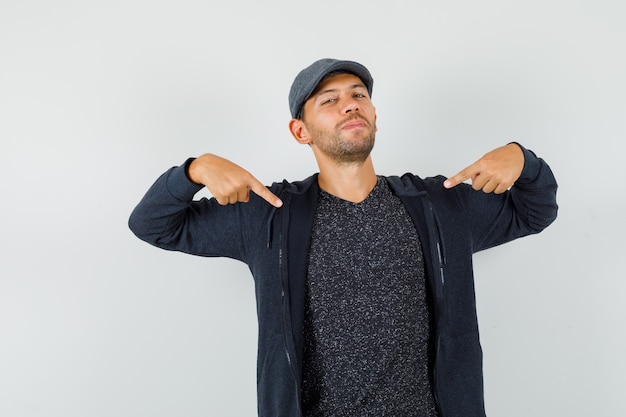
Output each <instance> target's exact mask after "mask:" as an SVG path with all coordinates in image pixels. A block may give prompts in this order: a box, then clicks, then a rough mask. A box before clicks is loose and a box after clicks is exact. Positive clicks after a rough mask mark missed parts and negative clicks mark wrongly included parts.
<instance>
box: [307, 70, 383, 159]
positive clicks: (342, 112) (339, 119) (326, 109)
mask: <svg viewBox="0 0 626 417" xmlns="http://www.w3.org/2000/svg"><path fill="white" fill-rule="evenodd" d="M302 122H303V123H304V125H305V126H306V129H307V131H308V132H309V135H310V136H311V142H310V144H311V146H312V147H314V148H315V147H317V150H318V151H319V152H321V153H323V154H324V155H325V156H327V157H329V158H331V159H333V160H334V161H335V162H340V163H354V162H363V161H365V159H367V157H368V156H369V154H370V152H371V150H372V148H373V147H374V138H375V135H376V109H375V108H374V105H373V104H372V102H371V100H370V97H369V94H368V92H367V88H366V87H365V85H364V84H363V82H362V81H361V79H360V78H359V77H357V76H355V75H352V74H337V75H333V76H330V77H328V78H326V79H325V80H322V82H321V83H320V84H319V85H318V87H317V89H316V90H315V92H314V93H313V95H312V96H311V97H310V98H309V99H308V100H307V101H306V103H305V104H304V109H303V117H302Z"/></svg>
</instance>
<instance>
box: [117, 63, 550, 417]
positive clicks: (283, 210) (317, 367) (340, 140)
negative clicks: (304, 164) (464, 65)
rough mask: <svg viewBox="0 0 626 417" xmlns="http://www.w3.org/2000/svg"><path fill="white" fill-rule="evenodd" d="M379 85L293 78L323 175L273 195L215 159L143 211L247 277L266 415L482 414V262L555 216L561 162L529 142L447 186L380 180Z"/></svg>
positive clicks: (160, 235) (173, 237) (192, 162)
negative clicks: (477, 264)
mask: <svg viewBox="0 0 626 417" xmlns="http://www.w3.org/2000/svg"><path fill="white" fill-rule="evenodd" d="M372 85H373V80H372V77H371V75H370V73H369V71H368V70H367V69H366V68H365V67H364V66H362V65H361V64H358V63H356V62H352V61H340V60H334V59H322V60H319V61H316V62H315V63H313V64H312V65H311V66H309V67H307V68H305V69H304V70H302V71H301V72H300V73H299V74H298V76H297V77H296V79H295V81H294V83H293V85H292V88H291V91H290V94H289V106H290V111H291V114H292V117H293V119H292V120H291V121H290V123H289V128H290V130H291V133H292V135H293V136H294V138H295V139H296V141H298V142H299V143H302V144H307V145H309V146H310V147H311V149H312V151H313V154H314V156H315V158H316V160H317V163H318V166H319V173H318V174H316V175H313V176H311V177H309V178H307V179H305V180H303V181H299V182H293V183H289V182H286V181H284V182H282V183H275V184H273V185H272V186H271V187H269V188H267V187H265V186H264V185H263V184H261V183H260V182H259V181H258V180H257V179H256V178H254V176H253V175H252V174H250V173H249V172H248V171H246V170H244V169H243V168H241V167H239V166H238V165H236V164H234V163H232V162H230V161H228V160H226V159H223V158H220V157H218V156H215V155H212V154H205V155H202V156H200V157H199V158H197V159H189V160H188V161H187V162H186V163H185V164H183V165H181V166H179V167H175V168H172V169H170V170H168V171H167V172H165V173H164V174H163V175H162V176H161V177H160V178H159V179H157V181H156V182H155V184H154V185H153V186H152V187H151V188H150V190H149V191H148V192H147V194H146V195H145V196H144V198H143V199H142V200H141V202H140V203H139V205H138V206H137V207H136V209H135V210H134V211H133V213H132V215H131V218H130V222H129V224H130V227H131V229H132V230H133V232H134V233H135V234H136V235H137V236H138V237H140V238H141V239H143V240H145V241H147V242H149V243H151V244H153V245H155V246H158V247H161V248H164V249H168V250H178V251H183V252H187V253H191V254H195V255H201V256H226V257H230V258H234V259H238V260H241V261H243V262H245V263H246V264H248V266H249V267H250V270H251V272H252V275H253V277H254V280H255V291H256V298H257V310H258V319H259V338H258V343H259V346H258V363H257V366H258V381H257V382H258V409H259V416H262V417H270V416H271V417H278V416H281V417H282V416H285V417H287V416H288V417H299V416H303V417H309V416H334V417H336V416H350V417H354V416H359V417H363V416H377V417H378V416H403V417H411V416H443V417H452V416H463V417H474V416H476V417H478V416H484V413H485V412H484V405H483V388H482V353H481V348H480V343H479V338H478V323H477V318H476V311H475V308H476V306H475V299H474V284H473V273H472V263H471V258H472V254H473V253H474V252H477V251H480V250H483V249H487V248H490V247H493V246H496V245H499V244H502V243H505V242H508V241H510V240H513V239H516V238H518V237H521V236H525V235H529V234H533V233H538V232H540V231H541V230H543V229H544V228H545V227H547V226H548V225H549V224H550V223H551V222H552V221H553V220H554V219H555V218H556V213H557V204H556V189H557V184H556V181H555V179H554V177H553V175H552V172H551V171H550V168H549V167H548V165H547V164H546V163H545V162H544V161H543V160H541V159H539V158H537V157H536V156H535V155H534V154H533V153H532V152H531V151H529V150H527V149H525V148H524V147H522V146H521V145H519V144H516V143H511V144H508V145H505V146H502V147H500V148H498V149H495V150H493V151H491V152H489V153H487V154H486V155H485V156H484V157H482V158H481V159H480V160H478V161H477V162H475V163H474V164H471V165H470V166H468V167H467V168H465V169H464V170H462V171H460V172H459V173H458V174H457V175H455V176H453V177H450V178H448V179H445V178H443V177H433V178H425V179H422V178H419V177H417V176H414V175H410V174H407V175H404V176H402V177H382V176H377V175H376V174H375V171H374V167H373V163H372V159H371V155H370V151H371V150H372V147H373V146H374V137H375V133H376V130H377V128H376V111H375V108H374V106H373V104H372V102H371V100H370V97H371V93H372ZM469 179H471V182H472V184H471V186H470V185H468V184H464V183H463V181H465V180H469ZM204 186H206V187H207V188H208V189H209V190H210V192H211V193H212V195H213V196H214V197H213V198H211V199H202V200H199V201H193V198H194V196H195V194H196V193H197V192H198V191H199V190H200V189H201V188H202V187H204ZM250 191H252V193H251V192H250Z"/></svg>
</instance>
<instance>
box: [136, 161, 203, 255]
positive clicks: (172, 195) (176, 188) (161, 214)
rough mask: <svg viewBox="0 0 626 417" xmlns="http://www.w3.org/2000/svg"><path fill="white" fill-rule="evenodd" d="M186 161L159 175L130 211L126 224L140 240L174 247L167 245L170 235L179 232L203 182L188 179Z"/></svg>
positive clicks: (160, 245)
mask: <svg viewBox="0 0 626 417" xmlns="http://www.w3.org/2000/svg"><path fill="white" fill-rule="evenodd" d="M188 162H189V161H188ZM187 164H188V163H187ZM187 164H185V165H182V166H180V167H174V168H171V169H170V170H168V171H166V172H165V173H164V174H163V175H161V176H160V177H159V178H158V179H157V180H156V181H155V183H154V184H153V185H152V186H151V187H150V189H149V190H148V191H147V192H146V194H145V195H144V197H143V198H142V199H141V201H140V202H139V204H138V205H137V206H136V207H135V209H134V210H133V212H132V213H131V215H130V218H129V221H128V225H129V227H130V229H131V230H132V232H133V233H134V234H135V235H136V236H137V237H138V238H140V239H141V240H144V241H146V242H148V243H150V244H152V245H155V246H159V247H165V248H166V249H173V248H171V247H166V246H168V242H172V241H173V240H174V237H173V236H175V235H180V230H179V229H180V227H181V225H182V224H183V223H184V222H185V218H186V217H187V215H188V209H189V207H190V205H191V203H192V200H193V197H194V196H195V194H196V193H197V192H198V191H199V190H200V189H202V185H199V184H195V183H193V182H192V181H190V180H189V179H188V178H187V176H186V174H185V170H186V165H187Z"/></svg>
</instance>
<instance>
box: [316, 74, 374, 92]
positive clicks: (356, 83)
mask: <svg viewBox="0 0 626 417" xmlns="http://www.w3.org/2000/svg"><path fill="white" fill-rule="evenodd" d="M346 87H348V88H354V87H364V88H365V84H363V81H361V79H360V78H359V77H357V76H356V75H354V74H350V73H341V74H332V75H329V76H327V77H325V78H323V79H322V81H320V83H319V84H318V85H317V88H316V89H315V91H314V92H313V94H311V96H314V95H316V94H320V93H321V92H324V91H327V90H333V89H338V88H346Z"/></svg>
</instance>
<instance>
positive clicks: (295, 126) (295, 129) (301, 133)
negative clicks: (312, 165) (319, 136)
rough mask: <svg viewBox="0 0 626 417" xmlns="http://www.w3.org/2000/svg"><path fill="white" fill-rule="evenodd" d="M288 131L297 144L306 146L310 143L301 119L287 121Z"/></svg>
mask: <svg viewBox="0 0 626 417" xmlns="http://www.w3.org/2000/svg"><path fill="white" fill-rule="evenodd" d="M289 131H290V132H291V135H292V136H293V137H294V139H295V140H296V142H298V143H299V144H301V145H306V144H310V143H311V137H310V136H309V132H308V130H307V128H306V126H305V125H304V122H303V121H302V120H301V119H291V121H289Z"/></svg>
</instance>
